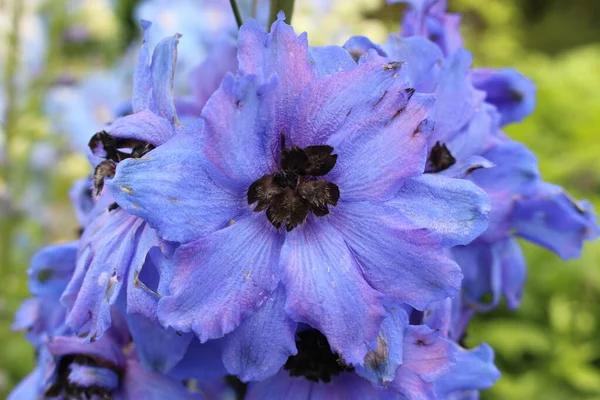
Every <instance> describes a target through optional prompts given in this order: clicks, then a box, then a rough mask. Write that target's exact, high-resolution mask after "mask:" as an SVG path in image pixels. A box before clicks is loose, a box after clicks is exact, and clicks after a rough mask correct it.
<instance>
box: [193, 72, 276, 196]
mask: <svg viewBox="0 0 600 400" xmlns="http://www.w3.org/2000/svg"><path fill="white" fill-rule="evenodd" d="M275 83H276V82H275V81H274V82H272V83H270V84H268V85H260V84H259V83H258V82H257V79H256V77H255V76H252V75H246V76H242V77H240V78H235V77H234V76H233V75H231V74H228V75H227V76H225V79H224V80H223V83H222V84H221V87H220V88H219V90H217V91H216V92H215V93H214V95H213V96H212V98H211V99H210V100H209V102H208V104H207V105H206V107H205V108H204V112H203V113H202V116H203V118H204V119H205V120H206V130H205V133H206V138H205V139H204V140H205V141H206V146H205V147H204V155H205V156H206V159H207V161H208V162H207V163H206V168H207V170H208V172H209V174H210V176H211V178H212V179H214V181H215V182H216V183H217V184H218V185H219V186H221V187H224V188H227V189H229V190H230V191H232V192H234V193H240V195H245V193H246V191H247V190H248V186H250V185H251V184H252V183H253V182H254V181H256V180H257V179H259V178H260V177H262V176H263V175H266V174H269V173H270V172H272V171H273V170H275V168H276V164H275V156H274V154H272V151H271V145H272V143H274V141H275V138H273V137H270V136H269V135H265V131H266V129H267V124H268V122H269V118H270V116H271V115H270V107H271V105H272V104H273V100H274V97H273V96H274V92H273V91H274V88H275V87H276V86H277V85H276V84H275ZM278 135H279V133H278ZM277 140H279V136H277Z"/></svg>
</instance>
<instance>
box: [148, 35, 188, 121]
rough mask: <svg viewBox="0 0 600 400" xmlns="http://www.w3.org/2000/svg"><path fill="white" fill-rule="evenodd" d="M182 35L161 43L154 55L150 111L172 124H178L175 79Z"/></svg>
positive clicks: (166, 39)
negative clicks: (174, 89) (178, 47)
mask: <svg viewBox="0 0 600 400" xmlns="http://www.w3.org/2000/svg"><path fill="white" fill-rule="evenodd" d="M180 37H181V35H180V34H176V35H174V36H173V37H170V38H165V39H163V40H162V41H160V42H159V43H158V44H157V45H156V48H155V49H154V52H153V53H152V65H151V68H152V100H151V102H150V110H152V111H153V112H154V113H155V114H157V115H158V116H160V117H162V118H164V119H166V120H167V121H169V122H170V123H171V124H175V123H176V122H177V114H176V113H175V104H174V102H173V77H174V75H175V64H176V63H177V44H178V43H179V38H180Z"/></svg>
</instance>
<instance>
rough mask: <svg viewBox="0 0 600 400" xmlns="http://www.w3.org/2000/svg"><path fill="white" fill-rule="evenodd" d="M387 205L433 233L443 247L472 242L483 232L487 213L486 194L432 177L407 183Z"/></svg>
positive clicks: (467, 185) (463, 182) (458, 181)
mask: <svg viewBox="0 0 600 400" xmlns="http://www.w3.org/2000/svg"><path fill="white" fill-rule="evenodd" d="M387 204H388V205H390V206H392V207H395V208H397V209H398V210H400V211H401V212H402V213H403V214H404V216H405V217H407V218H408V219H409V220H410V221H411V222H412V223H413V224H415V225H416V226H418V227H422V228H427V229H430V230H431V231H433V232H434V233H435V235H436V236H437V237H438V238H439V239H440V240H441V242H442V245H443V246H445V247H452V246H456V245H458V244H467V243H470V242H471V241H473V240H474V239H475V238H476V237H478V236H479V235H480V234H481V233H482V232H483V231H485V230H486V228H487V224H488V214H489V212H490V204H489V199H488V197H487V195H486V193H485V192H484V191H483V190H481V189H479V188H478V187H477V186H475V185H474V184H473V183H471V182H469V181H466V180H462V179H453V178H446V177H444V176H439V175H433V174H426V175H422V176H420V177H419V178H412V179H407V180H406V181H405V182H404V184H403V185H402V188H401V189H400V191H399V192H398V194H396V196H395V197H394V198H393V199H392V200H391V201H389V202H387ZM424 204H426V205H427V206H426V207H424V206H423V205H424Z"/></svg>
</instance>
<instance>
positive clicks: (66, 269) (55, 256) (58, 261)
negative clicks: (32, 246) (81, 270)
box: [27, 242, 79, 300]
mask: <svg viewBox="0 0 600 400" xmlns="http://www.w3.org/2000/svg"><path fill="white" fill-rule="evenodd" d="M78 245H79V242H70V243H64V244H59V245H53V246H48V247H45V248H43V249H42V250H40V251H38V252H37V253H36V254H35V255H34V256H33V257H32V258H31V264H30V267H29V270H27V275H28V276H29V291H30V292H31V293H32V294H33V295H34V296H36V297H39V298H42V299H47V300H58V299H59V298H60V295H61V294H62V292H63V291H64V290H65V288H66V287H67V284H68V283H69V280H70V279H71V276H72V275H73V271H74V270H75V265H76V263H77V248H78Z"/></svg>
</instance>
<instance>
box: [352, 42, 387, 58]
mask: <svg viewBox="0 0 600 400" xmlns="http://www.w3.org/2000/svg"><path fill="white" fill-rule="evenodd" d="M344 49H345V50H346V51H347V52H348V54H350V56H351V57H352V58H353V59H354V60H355V61H356V62H358V61H359V60H360V59H361V58H362V57H365V56H366V55H367V54H368V53H369V50H374V51H375V52H376V53H377V54H379V55H380V56H381V57H387V54H386V52H385V51H384V50H383V49H382V48H381V46H379V45H378V44H375V43H373V42H372V41H371V39H369V38H368V37H366V36H352V37H351V38H350V39H348V41H347V42H346V43H344Z"/></svg>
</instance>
